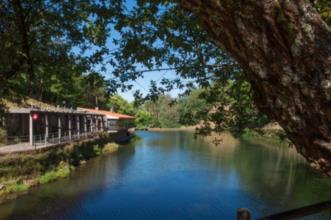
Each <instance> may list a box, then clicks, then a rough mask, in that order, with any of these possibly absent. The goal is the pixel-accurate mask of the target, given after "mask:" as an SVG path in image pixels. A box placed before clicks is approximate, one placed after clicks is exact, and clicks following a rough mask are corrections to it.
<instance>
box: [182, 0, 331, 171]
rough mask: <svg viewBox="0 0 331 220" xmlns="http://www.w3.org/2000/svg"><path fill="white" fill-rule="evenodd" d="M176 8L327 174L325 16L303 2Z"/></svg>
mask: <svg viewBox="0 0 331 220" xmlns="http://www.w3.org/2000/svg"><path fill="white" fill-rule="evenodd" d="M314 2H315V4H318V3H320V6H321V7H322V8H323V6H324V5H323V3H326V4H328V3H327V1H314ZM182 6H183V7H184V8H186V9H188V10H190V11H192V12H193V13H194V14H195V15H197V16H198V19H199V20H200V22H201V24H202V26H203V27H204V29H205V30H206V31H207V33H208V36H209V37H211V38H212V40H213V41H214V42H215V44H216V45H218V46H219V47H221V48H223V49H224V50H226V51H227V52H228V53H229V54H231V55H232V56H233V57H234V58H235V59H236V60H237V61H238V63H239V64H240V65H241V66H242V67H243V68H244V69H245V70H246V71H247V75H246V78H247V79H248V80H249V81H250V82H251V84H252V88H253V91H254V95H255V102H256V104H257V106H258V108H259V109H260V110H261V111H262V112H264V113H266V114H267V115H268V116H269V117H270V118H272V119H275V120H277V121H278V122H279V123H280V124H281V126H282V127H283V128H284V129H285V130H286V132H287V134H288V136H289V138H290V139H291V141H292V142H293V143H294V144H295V146H296V148H297V150H298V151H299V152H300V153H301V154H302V155H303V156H305V158H306V159H307V160H308V161H309V162H310V163H311V166H312V167H314V168H316V169H319V170H321V171H323V172H325V173H326V174H328V175H331V111H330V110H331V108H330V106H331V72H330V70H331V44H330V42H331V28H330V26H328V24H327V23H326V21H328V20H325V21H324V20H323V19H322V18H321V16H320V15H319V13H318V12H317V11H316V10H315V9H314V7H313V5H312V4H311V3H309V2H307V1H304V0H297V1H287V0H278V1H262V0H261V1H256V0H254V1H243V0H242V1H221V0H213V1H202V0H182ZM324 8H325V7H324Z"/></svg>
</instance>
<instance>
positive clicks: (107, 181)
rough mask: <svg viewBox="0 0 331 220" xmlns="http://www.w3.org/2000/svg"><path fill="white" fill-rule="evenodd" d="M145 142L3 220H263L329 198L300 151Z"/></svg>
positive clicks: (150, 137)
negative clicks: (249, 218) (244, 211)
mask: <svg viewBox="0 0 331 220" xmlns="http://www.w3.org/2000/svg"><path fill="white" fill-rule="evenodd" d="M138 134H139V136H140V137H141V140H140V141H139V142H137V143H135V144H134V145H133V144H132V145H128V146H125V147H123V148H121V150H120V152H119V153H117V154H114V155H111V156H105V157H101V158H97V159H95V160H92V161H90V162H88V163H87V165H86V166H85V167H82V168H79V169H78V170H77V172H75V173H74V174H73V175H72V176H71V177H70V178H69V179H65V180H61V181H58V182H55V183H52V184H48V185H45V186H42V187H40V188H38V189H36V190H35V191H34V192H33V193H31V194H30V195H26V196H23V197H21V198H19V199H17V200H16V201H12V202H9V203H7V204H3V205H0V219H5V218H10V219H45V218H48V219H233V217H234V213H235V211H236V209H237V208H238V207H247V208H250V209H251V210H252V211H253V212H254V213H255V215H256V216H255V217H258V216H262V215H267V214H271V213H274V212H278V211H283V210H286V209H290V208H295V207H300V206H304V205H307V204H311V203H315V202H319V201H324V200H326V199H328V198H330V194H331V193H330V190H329V189H330V186H331V183H330V180H329V179H328V178H324V177H321V176H319V175H317V174H314V173H313V172H312V171H311V170H310V169H309V168H308V167H307V165H306V164H305V162H304V160H303V159H302V158H301V157H300V156H298V155H297V154H296V153H295V152H294V151H293V150H290V149H287V148H280V147H277V148H276V147H271V146H262V145H259V144H256V143H255V144H254V143H251V142H247V141H240V142H239V141H238V140H234V139H233V138H232V137H230V136H227V135H225V136H223V142H222V144H221V145H219V146H214V145H210V144H207V143H206V142H205V141H204V140H202V139H194V138H193V134H191V133H189V132H175V131H169V132H139V133H138ZM327 216H329V215H328V214H325V215H324V216H323V215H322V216H321V215H320V216H318V217H316V218H317V219H323V218H324V217H325V218H326V217H327Z"/></svg>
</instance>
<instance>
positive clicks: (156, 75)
mask: <svg viewBox="0 0 331 220" xmlns="http://www.w3.org/2000/svg"><path fill="white" fill-rule="evenodd" d="M135 2H136V0H127V1H126V7H127V9H129V10H130V9H131V8H132V7H134V5H135ZM113 38H120V35H119V34H118V33H117V32H116V31H114V30H112V32H111V37H110V38H109V39H108V41H107V47H108V49H109V50H113V49H115V45H114V44H113V42H112V39H113ZM111 72H112V66H110V65H107V66H106V71H105V72H104V73H103V75H104V76H105V77H106V79H110V78H111ZM163 77H166V78H169V79H173V78H175V77H176V73H175V72H174V71H153V72H147V73H144V75H143V78H139V79H137V80H136V81H134V82H130V83H131V84H132V85H133V88H132V89H131V90H130V91H126V92H121V91H118V94H119V95H121V96H122V97H123V98H125V99H126V100H128V101H130V102H131V101H133V100H134V97H133V94H134V92H135V91H136V90H139V91H140V92H141V93H142V94H144V95H146V94H147V93H148V90H149V87H150V81H151V80H153V81H156V82H157V83H158V84H159V83H160V81H161V79H162V78H163ZM180 92H182V91H181V90H179V89H174V90H172V91H171V92H169V95H170V96H172V97H176V96H177V95H178V94H179V93H180Z"/></svg>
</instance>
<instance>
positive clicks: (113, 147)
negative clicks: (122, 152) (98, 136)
mask: <svg viewBox="0 0 331 220" xmlns="http://www.w3.org/2000/svg"><path fill="white" fill-rule="evenodd" d="M118 147H119V146H118V144H116V143H108V144H106V145H105V146H104V148H103V149H102V153H103V154H109V153H113V152H115V151H117V150H118Z"/></svg>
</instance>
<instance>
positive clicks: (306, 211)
mask: <svg viewBox="0 0 331 220" xmlns="http://www.w3.org/2000/svg"><path fill="white" fill-rule="evenodd" d="M325 211H330V217H331V200H329V201H325V202H321V203H317V204H313V205H309V206H304V207H301V208H297V209H292V210H289V211H285V212H281V213H277V214H273V215H269V216H265V217H262V218H258V220H285V219H300V218H304V217H308V216H312V215H316V214H320V213H322V212H325ZM251 216H252V215H251V213H250V212H249V210H248V209H238V212H237V220H251Z"/></svg>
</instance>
